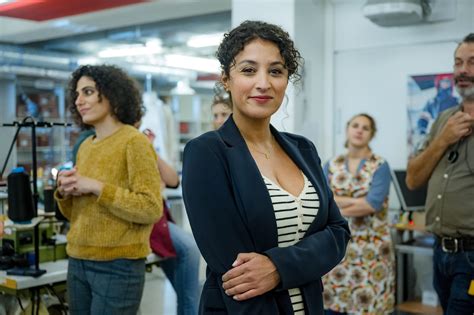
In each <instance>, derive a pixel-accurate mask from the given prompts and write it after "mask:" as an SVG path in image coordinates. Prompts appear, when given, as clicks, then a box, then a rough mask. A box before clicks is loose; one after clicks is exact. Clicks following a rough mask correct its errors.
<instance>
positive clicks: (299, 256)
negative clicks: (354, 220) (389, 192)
mask: <svg viewBox="0 0 474 315" xmlns="http://www.w3.org/2000/svg"><path fill="white" fill-rule="evenodd" d="M271 132H272V134H273V135H274V137H275V139H276V141H278V143H279V144H280V146H281V147H282V148H283V150H285V152H286V153H287V154H288V156H289V157H290V158H291V159H292V160H293V161H294V162H295V164H296V165H297V166H298V167H299V168H300V169H301V170H302V171H303V172H304V174H305V175H306V177H307V178H308V179H309V180H310V181H311V183H312V184H313V186H314V187H315V188H316V191H317V192H318V194H319V201H320V209H319V211H318V214H317V216H316V218H315V220H314V221H313V223H312V224H311V225H310V226H309V228H308V231H307V232H306V234H305V236H304V238H303V239H302V240H301V241H299V242H298V243H297V244H295V245H293V246H289V247H284V248H279V247H278V235H277V226H276V219H275V214H274V211H273V205H272V202H271V199H270V195H269V194H268V191H267V188H266V186H265V183H264V182H263V179H262V176H261V174H260V171H259V170H258V168H257V164H256V163H255V161H254V159H253V158H252V156H251V154H250V151H249V150H248V148H247V145H246V144H245V141H244V139H243V137H242V136H241V134H240V132H239V129H238V128H237V126H236V125H235V122H234V120H233V118H232V117H230V118H229V119H228V120H227V122H226V123H225V124H224V125H223V126H222V127H221V128H220V129H219V130H217V131H211V132H208V133H205V134H203V135H201V136H199V137H197V138H195V139H193V140H191V141H190V142H189V143H188V144H187V145H186V147H185V150H184V160H183V181H182V187H183V198H184V203H185V206H186V211H187V214H188V217H189V221H190V224H191V228H192V231H193V234H194V237H195V239H196V242H197V244H198V246H199V249H200V251H201V253H202V255H203V257H204V259H205V260H206V262H207V279H206V283H205V284H204V287H203V291H202V295H201V302H200V314H232V315H233V314H242V315H244V314H245V315H248V314H252V315H253V314H264V315H267V314H268V315H274V314H275V315H276V314H293V310H292V307H291V301H290V297H289V295H288V291H287V290H288V289H290V288H295V287H299V288H300V289H301V291H302V293H303V297H304V302H305V307H306V314H308V315H312V314H323V301H322V291H323V288H322V282H321V277H322V276H323V275H324V274H326V273H327V272H328V271H330V270H331V269H332V268H333V267H334V266H336V265H337V264H338V263H339V262H340V261H341V260H342V258H343V257H344V254H345V251H346V245H347V242H348V240H349V238H350V232H349V227H348V224H347V222H346V220H345V219H344V218H343V217H342V216H341V214H340V212H339V209H338V207H337V205H336V203H335V202H334V199H333V195H332V192H331V190H330V189H329V187H328V185H327V182H326V179H325V177H324V174H323V171H322V169H321V161H320V158H319V157H318V153H317V152H316V148H315V146H314V144H313V143H312V142H311V141H309V140H307V139H306V138H304V137H301V136H297V135H293V134H289V133H284V132H278V131H277V130H276V129H275V128H273V126H271ZM248 252H256V253H261V254H264V255H267V256H268V257H269V258H270V259H271V260H272V262H273V263H274V264H275V266H276V268H277V269H278V272H279V274H280V279H281V282H280V284H279V285H278V286H277V288H275V289H274V290H272V291H270V292H267V293H265V294H263V295H261V296H257V297H254V298H252V299H249V300H247V301H241V302H239V301H235V300H233V299H232V297H229V296H227V295H226V294H225V293H224V290H223V288H222V280H221V278H222V275H223V274H224V273H226V272H227V271H228V270H230V269H231V268H232V263H233V262H234V260H235V259H236V258H237V255H238V254H239V253H248Z"/></svg>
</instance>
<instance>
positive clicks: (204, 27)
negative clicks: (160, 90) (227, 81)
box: [0, 0, 231, 86]
mask: <svg viewBox="0 0 474 315" xmlns="http://www.w3.org/2000/svg"><path fill="white" fill-rule="evenodd" d="M65 1H66V0H65ZM91 1H93V0H91ZM230 10H231V0H151V1H150V2H145V3H140V4H134V5H128V6H123V7H118V8H113V9H108V10H102V11H97V12H93V13H87V14H81V15H75V16H70V17H66V18H61V19H54V20H47V21H43V22H34V21H28V20H20V19H15V18H7V17H0V66H2V64H3V65H5V64H8V63H9V62H10V65H13V66H17V65H15V63H12V62H11V61H8V60H6V59H3V60H2V47H3V48H4V49H10V48H13V49H16V48H17V47H19V48H21V50H19V51H20V52H22V51H23V50H22V49H23V48H24V49H27V50H28V51H31V52H32V54H40V55H44V56H46V57H53V58H49V59H48V60H50V61H51V60H52V59H54V58H55V57H56V56H57V57H58V58H56V59H57V60H59V59H60V58H61V57H68V56H71V57H72V58H73V59H71V60H78V58H83V57H96V55H97V52H98V51H99V50H102V49H105V48H108V47H113V46H117V45H127V44H144V42H145V41H146V40H148V39H153V38H159V39H161V40H162V42H163V48H164V52H163V53H173V54H185V55H189V56H196V57H210V58H212V57H213V56H214V52H215V50H216V47H206V48H194V49H193V48H190V47H187V46H186V41H187V39H189V37H190V36H192V35H199V34H209V33H217V32H225V31H228V29H229V28H230V26H231V21H230V19H231V14H230ZM1 44H3V46H2V45H1ZM5 51H6V50H4V52H5ZM42 57H43V56H42ZM161 57H162V56H160V55H159V54H157V55H150V56H145V57H140V58H130V57H127V58H111V59H106V60H100V61H99V62H100V63H104V62H105V63H114V64H118V65H119V66H121V67H123V68H125V69H126V70H129V71H130V72H131V73H133V72H135V74H137V73H136V71H134V70H133V69H132V68H133V67H134V66H135V65H137V64H139V65H140V66H147V65H150V66H151V65H155V66H156V60H157V59H159V58H161ZM40 59H41V58H40ZM2 61H3V62H2ZM5 62H6V63H5ZM21 62H23V59H22V60H21ZM67 63H68V62H67V59H66V62H64V60H63V64H62V65H63V66H64V64H66V65H67ZM13 66H12V67H13ZM24 66H26V65H24ZM30 66H39V67H44V68H46V67H51V66H53V67H54V64H49V65H47V64H46V63H44V62H43V63H42V64H38V62H36V64H31V65H30ZM58 67H59V65H58ZM17 68H18V66H17ZM12 69H13V68H12ZM64 70H66V72H65V74H66V75H67V73H68V71H70V66H69V69H64ZM139 72H140V73H138V75H142V76H143V75H145V72H146V71H141V70H140V71H139ZM152 74H153V76H154V78H155V79H156V80H158V81H159V82H160V83H159V84H160V85H162V86H163V85H164V86H174V85H175V84H176V82H177V81H178V80H180V75H179V74H178V75H170V74H169V73H159V72H154V73H152ZM200 74H201V75H205V72H197V71H194V72H193V71H187V73H185V75H183V76H187V77H188V78H191V80H192V81H193V80H194V79H196V78H197V77H198V76H199V75H200ZM209 83H210V82H209Z"/></svg>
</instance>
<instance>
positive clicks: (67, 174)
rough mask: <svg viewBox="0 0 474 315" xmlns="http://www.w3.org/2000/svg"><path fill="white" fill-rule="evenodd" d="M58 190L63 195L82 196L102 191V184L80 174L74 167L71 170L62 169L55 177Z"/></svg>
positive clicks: (97, 193) (98, 193)
mask: <svg viewBox="0 0 474 315" xmlns="http://www.w3.org/2000/svg"><path fill="white" fill-rule="evenodd" d="M57 184H58V188H57V189H58V192H59V194H60V195H61V196H63V197H68V196H82V195H86V194H95V195H97V196H99V195H100V193H101V192H102V187H103V184H102V183H101V182H99V181H98V180H95V179H92V178H89V177H85V176H81V175H80V174H79V172H78V170H77V168H76V167H74V168H73V169H72V170H62V171H60V172H59V173H58V178H57Z"/></svg>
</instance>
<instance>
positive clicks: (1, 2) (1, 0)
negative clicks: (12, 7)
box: [0, 0, 15, 5]
mask: <svg viewBox="0 0 474 315" xmlns="http://www.w3.org/2000/svg"><path fill="white" fill-rule="evenodd" d="M12 2H15V0H0V5H5V4H9V3H12Z"/></svg>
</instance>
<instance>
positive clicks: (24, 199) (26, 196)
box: [7, 167, 36, 223]
mask: <svg viewBox="0 0 474 315" xmlns="http://www.w3.org/2000/svg"><path fill="white" fill-rule="evenodd" d="M7 185H8V217H9V218H10V220H12V221H13V222H17V223H21V222H28V221H30V220H31V219H33V218H34V217H35V216H36V215H35V212H36V211H35V206H34V204H33V194H32V193H31V184H30V176H29V175H28V174H27V173H26V171H25V168H23V167H17V168H14V169H13V170H12V172H11V173H10V174H9V175H8V177H7Z"/></svg>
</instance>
